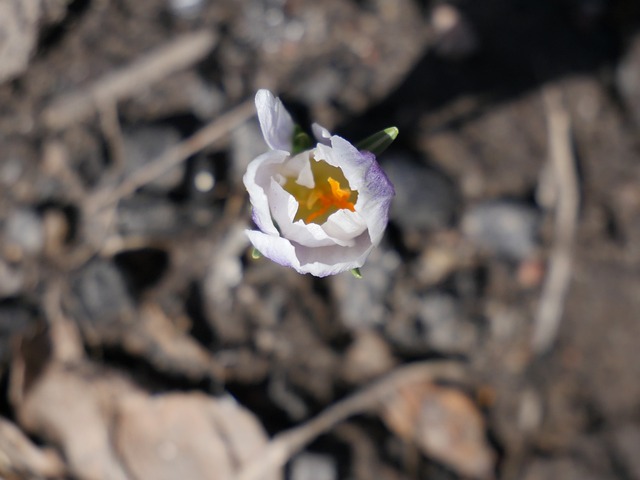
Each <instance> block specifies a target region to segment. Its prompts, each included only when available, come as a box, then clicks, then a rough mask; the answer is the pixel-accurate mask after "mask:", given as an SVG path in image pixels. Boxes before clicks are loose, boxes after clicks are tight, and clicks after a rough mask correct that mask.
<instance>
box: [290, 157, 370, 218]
mask: <svg viewBox="0 0 640 480" xmlns="http://www.w3.org/2000/svg"><path fill="white" fill-rule="evenodd" d="M309 161H310V162H311V172H312V173H313V181H314V187H313V188H308V187H305V186H304V185H300V184H298V183H297V182H296V179H295V178H294V177H287V179H286V181H285V184H284V185H283V188H284V189H285V190H286V191H287V192H289V193H290V194H291V195H293V197H294V198H295V199H296V200H297V201H298V211H297V212H296V216H295V218H294V219H293V220H294V221H298V220H302V221H304V223H307V224H308V223H311V222H313V223H317V224H318V225H321V224H323V223H324V222H326V221H327V219H328V218H329V216H330V215H331V214H332V213H335V212H337V211H338V210H343V209H346V210H351V211H352V212H355V206H354V205H355V203H356V201H357V200H358V192H356V191H354V190H351V187H350V186H349V182H348V181H347V179H346V178H345V176H344V173H342V170H341V169H339V168H338V167H334V166H333V165H329V164H328V163H327V162H325V161H323V160H315V159H310V160H309Z"/></svg>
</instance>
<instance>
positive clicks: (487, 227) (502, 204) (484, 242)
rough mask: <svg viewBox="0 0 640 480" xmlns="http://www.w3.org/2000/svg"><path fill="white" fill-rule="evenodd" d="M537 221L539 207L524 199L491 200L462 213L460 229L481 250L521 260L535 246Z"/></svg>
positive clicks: (538, 221)
mask: <svg viewBox="0 0 640 480" xmlns="http://www.w3.org/2000/svg"><path fill="white" fill-rule="evenodd" d="M539 223H540V213H539V211H538V210H536V209H535V208H533V207H531V206H529V205H527V204H525V203H519V202H512V201H506V200H491V201H487V202H484V203H481V204H479V205H477V206H475V207H473V208H471V209H470V210H469V211H467V213H465V215H464V216H463V219H462V231H463V233H464V234H465V235H466V236H467V237H468V238H469V239H470V240H471V242H472V243H474V244H475V245H476V246H477V247H478V248H480V249H482V250H486V251H487V252H489V253H491V254H494V255H496V256H498V257H502V258H506V259H510V260H524V259H526V258H529V257H530V256H531V255H532V254H533V253H534V252H535V250H536V247H537V245H538V240H537V235H538V226H539Z"/></svg>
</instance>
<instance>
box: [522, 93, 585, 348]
mask: <svg viewBox="0 0 640 480" xmlns="http://www.w3.org/2000/svg"><path fill="white" fill-rule="evenodd" d="M544 100H545V106H546V110H547V118H548V138H549V150H550V156H551V158H550V161H551V166H552V170H553V173H554V177H555V191H556V205H555V223H554V241H553V247H552V251H551V256H550V258H549V273H548V274H547V278H546V280H545V283H544V285H543V288H542V294H541V298H540V303H539V306H538V312H537V315H536V318H535V323H534V331H533V337H532V342H531V344H532V347H533V350H534V352H535V353H538V354H540V353H544V352H545V351H547V350H548V349H549V348H550V347H551V345H552V344H553V342H554V341H555V338H556V336H557V333H558V328H559V326H560V321H561V319H562V314H563V311H564V304H565V300H566V296H567V293H568V290H569V284H570V282H571V272H572V263H573V258H572V252H571V250H572V247H573V244H574V238H575V234H576V228H577V222H578V208H579V204H580V192H579V188H578V174H577V172H576V160H575V158H574V156H573V150H572V143H571V120H570V118H569V114H568V113H567V111H566V109H565V108H564V106H563V104H562V99H561V96H560V92H559V91H558V90H557V89H555V88H549V89H547V90H546V91H545V93H544Z"/></svg>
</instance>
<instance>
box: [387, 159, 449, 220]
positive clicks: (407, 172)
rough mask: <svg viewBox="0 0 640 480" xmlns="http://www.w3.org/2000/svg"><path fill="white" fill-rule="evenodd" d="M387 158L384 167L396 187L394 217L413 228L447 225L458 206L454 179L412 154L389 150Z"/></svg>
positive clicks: (392, 212)
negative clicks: (452, 182) (452, 180)
mask: <svg viewBox="0 0 640 480" xmlns="http://www.w3.org/2000/svg"><path fill="white" fill-rule="evenodd" d="M384 158H385V162H384V165H383V169H384V171H385V172H386V173H387V176H388V177H389V179H390V180H391V183H393V185H394V187H395V190H396V197H395V198H394V200H393V202H392V204H391V219H392V220H393V221H394V222H396V223H397V224H398V225H399V226H400V227H401V228H402V229H403V230H406V231H410V232H411V231H429V230H438V229H442V228H445V227H447V226H448V225H449V224H450V222H451V220H452V219H453V216H454V213H455V211H456V208H457V198H456V192H455V190H454V188H453V185H452V184H451V182H450V181H449V180H448V179H447V178H446V177H445V176H444V175H443V174H441V173H439V172H437V171H435V170H433V169H431V168H429V167H427V166H425V165H424V164H422V163H420V162H419V161H418V160H416V159H413V158H412V157H410V156H409V155H406V154H401V153H392V152H389V153H388V154H386V155H385V157H384Z"/></svg>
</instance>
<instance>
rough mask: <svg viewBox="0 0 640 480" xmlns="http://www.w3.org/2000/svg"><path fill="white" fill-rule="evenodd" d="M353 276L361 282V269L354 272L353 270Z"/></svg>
mask: <svg viewBox="0 0 640 480" xmlns="http://www.w3.org/2000/svg"><path fill="white" fill-rule="evenodd" d="M351 275H353V276H354V277H356V278H357V279H358V280H360V279H361V278H362V273H360V269H359V268H354V269H353V270H351Z"/></svg>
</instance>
